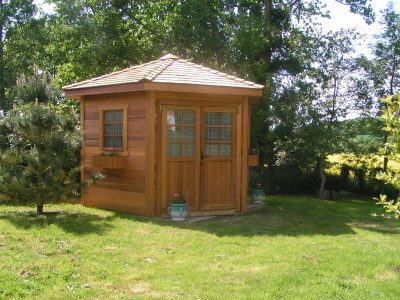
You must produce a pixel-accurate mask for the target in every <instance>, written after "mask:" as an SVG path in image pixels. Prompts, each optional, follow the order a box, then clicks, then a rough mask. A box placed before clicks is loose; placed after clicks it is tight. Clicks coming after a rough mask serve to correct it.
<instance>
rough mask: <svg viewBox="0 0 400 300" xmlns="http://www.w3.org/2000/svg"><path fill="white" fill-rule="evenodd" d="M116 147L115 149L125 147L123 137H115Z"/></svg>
mask: <svg viewBox="0 0 400 300" xmlns="http://www.w3.org/2000/svg"><path fill="white" fill-rule="evenodd" d="M114 143H115V144H114V147H115V148H122V146H123V140H122V136H116V137H114Z"/></svg>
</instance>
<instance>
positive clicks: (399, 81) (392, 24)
mask: <svg viewBox="0 0 400 300" xmlns="http://www.w3.org/2000/svg"><path fill="white" fill-rule="evenodd" d="M380 23H381V24H382V25H383V31H382V32H381V33H380V34H379V35H377V36H376V38H377V41H376V43H375V44H374V45H373V47H372V50H373V58H372V59H371V60H369V59H367V58H366V57H361V58H359V60H358V63H359V65H360V67H361V69H363V70H364V74H365V76H363V78H364V79H360V80H358V82H359V83H361V82H362V84H361V86H363V87H367V88H364V90H365V91H366V92H365V93H364V94H365V97H364V99H367V102H369V106H370V108H375V110H377V111H378V112H379V111H380V110H381V109H382V106H384V105H386V102H384V101H383V102H382V101H378V99H381V98H382V97H386V96H390V95H394V94H395V93H396V92H398V91H399V90H400V14H399V13H398V12H396V11H395V9H394V7H393V3H391V2H389V4H388V6H387V8H386V9H384V10H383V11H382V20H381V22H380ZM367 90H368V91H369V93H368V92H367ZM371 91H372V92H371ZM373 99H375V101H373ZM371 111H374V110H372V109H371ZM387 139H388V136H387V132H384V137H383V142H384V144H386V143H387ZM388 162H389V158H388V149H387V147H386V148H385V150H384V153H383V172H387V168H388ZM383 193H384V182H383V181H382V182H381V194H383Z"/></svg>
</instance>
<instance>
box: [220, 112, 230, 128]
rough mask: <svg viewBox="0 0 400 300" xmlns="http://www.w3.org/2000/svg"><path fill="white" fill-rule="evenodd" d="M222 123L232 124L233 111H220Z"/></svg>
mask: <svg viewBox="0 0 400 300" xmlns="http://www.w3.org/2000/svg"><path fill="white" fill-rule="evenodd" d="M220 125H232V113H229V112H222V113H220Z"/></svg>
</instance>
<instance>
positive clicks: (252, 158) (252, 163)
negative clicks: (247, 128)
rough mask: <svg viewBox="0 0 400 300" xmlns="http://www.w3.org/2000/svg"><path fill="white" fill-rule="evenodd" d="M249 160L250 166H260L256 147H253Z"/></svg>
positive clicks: (248, 156)
mask: <svg viewBox="0 0 400 300" xmlns="http://www.w3.org/2000/svg"><path fill="white" fill-rule="evenodd" d="M247 162H248V165H249V167H258V164H259V153H258V150H257V149H256V148H252V149H251V150H250V151H249V153H248V155H247Z"/></svg>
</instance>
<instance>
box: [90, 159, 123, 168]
mask: <svg viewBox="0 0 400 300" xmlns="http://www.w3.org/2000/svg"><path fill="white" fill-rule="evenodd" d="M125 164H126V157H125V156H106V155H95V156H94V157H93V167H95V168H102V169H114V170H117V169H124V168H125Z"/></svg>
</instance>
